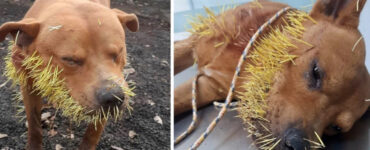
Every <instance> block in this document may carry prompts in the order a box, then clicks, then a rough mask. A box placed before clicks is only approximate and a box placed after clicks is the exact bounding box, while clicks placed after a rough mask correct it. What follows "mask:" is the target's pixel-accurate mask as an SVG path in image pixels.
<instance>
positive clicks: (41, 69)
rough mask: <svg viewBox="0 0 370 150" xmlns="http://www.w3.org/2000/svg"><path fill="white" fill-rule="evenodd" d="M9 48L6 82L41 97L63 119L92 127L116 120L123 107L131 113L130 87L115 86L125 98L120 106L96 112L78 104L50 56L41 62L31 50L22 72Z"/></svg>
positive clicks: (99, 109)
mask: <svg viewBox="0 0 370 150" xmlns="http://www.w3.org/2000/svg"><path fill="white" fill-rule="evenodd" d="M9 45H10V47H9V53H8V56H7V58H6V70H5V75H6V76H7V77H8V79H10V80H13V85H19V86H23V87H31V88H32V93H36V94H37V95H39V96H40V97H43V98H45V99H46V100H47V102H48V103H49V104H51V105H53V106H54V107H55V108H56V109H57V110H62V111H61V113H62V115H63V116H65V117H68V118H70V119H71V120H72V121H74V122H76V123H77V124H80V123H81V122H82V121H85V122H87V123H95V124H96V123H97V122H98V121H102V119H105V120H108V119H109V118H114V120H118V119H119V118H120V116H122V115H123V111H124V108H127V109H128V110H129V112H130V111H131V110H132V108H131V107H130V105H129V99H130V97H131V96H134V95H135V94H134V93H133V92H132V88H128V87H127V86H119V89H120V90H121V91H122V93H124V95H125V99H126V100H121V101H122V102H120V103H121V104H122V105H117V106H116V107H105V106H104V107H101V108H97V109H89V108H88V107H85V106H83V105H80V104H79V103H78V102H77V101H76V100H75V99H74V98H73V97H72V96H71V94H70V91H69V90H68V89H67V88H66V85H65V84H66V83H65V81H64V79H61V77H60V74H61V73H62V71H63V69H61V68H60V67H58V66H54V65H52V63H51V62H52V57H51V58H50V59H49V60H48V61H44V59H43V58H41V57H40V56H38V54H37V51H35V52H34V53H33V54H32V55H31V56H27V57H26V58H25V59H24V61H23V62H22V69H17V68H16V67H15V66H14V64H13V61H12V59H11V58H12V55H13V53H12V48H11V46H12V43H10V44H9ZM29 81H32V82H29ZM19 98H22V97H19ZM117 100H118V101H119V100H120V99H119V97H117Z"/></svg>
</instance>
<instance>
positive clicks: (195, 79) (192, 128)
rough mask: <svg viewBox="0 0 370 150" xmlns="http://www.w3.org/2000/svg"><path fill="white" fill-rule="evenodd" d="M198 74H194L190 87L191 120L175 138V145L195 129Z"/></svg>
mask: <svg viewBox="0 0 370 150" xmlns="http://www.w3.org/2000/svg"><path fill="white" fill-rule="evenodd" d="M199 76H200V74H199V73H198V74H197V75H196V76H195V78H194V80H193V84H192V89H191V96H192V97H191V98H192V99H191V105H192V108H193V120H192V121H191V123H190V125H189V127H188V129H187V130H186V131H185V132H183V133H182V134H181V135H180V136H178V137H177V138H176V140H175V145H176V144H179V143H180V142H181V141H182V140H183V139H185V138H186V137H187V136H188V135H189V134H190V133H191V132H193V131H194V129H195V124H196V123H197V120H198V117H197V101H196V90H197V81H198V78H199Z"/></svg>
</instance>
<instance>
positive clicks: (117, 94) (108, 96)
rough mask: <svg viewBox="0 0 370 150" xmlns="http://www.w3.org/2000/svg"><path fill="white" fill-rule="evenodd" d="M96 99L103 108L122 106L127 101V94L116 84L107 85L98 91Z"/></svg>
mask: <svg viewBox="0 0 370 150" xmlns="http://www.w3.org/2000/svg"><path fill="white" fill-rule="evenodd" d="M96 99H97V101H98V102H99V104H100V105H101V106H103V107H114V106H120V105H121V104H122V103H123V101H124V100H125V94H124V92H123V91H122V89H121V87H120V86H119V85H118V84H116V83H106V84H104V85H103V86H102V87H101V88H99V89H97V91H96Z"/></svg>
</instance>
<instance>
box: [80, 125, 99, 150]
mask: <svg viewBox="0 0 370 150" xmlns="http://www.w3.org/2000/svg"><path fill="white" fill-rule="evenodd" d="M105 123H106V121H104V120H102V121H101V123H100V122H98V123H97V124H96V128H95V125H94V123H90V124H89V127H88V128H87V130H86V132H85V135H84V137H83V139H82V142H81V144H80V147H79V150H95V148H96V145H97V144H98V143H99V139H100V136H101V134H102V133H103V130H104V126H105Z"/></svg>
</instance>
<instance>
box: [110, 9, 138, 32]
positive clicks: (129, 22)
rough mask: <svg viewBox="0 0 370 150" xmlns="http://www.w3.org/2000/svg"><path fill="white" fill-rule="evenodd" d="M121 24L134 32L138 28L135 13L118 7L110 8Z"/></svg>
mask: <svg viewBox="0 0 370 150" xmlns="http://www.w3.org/2000/svg"><path fill="white" fill-rule="evenodd" d="M112 10H113V11H114V12H115V13H116V14H117V17H118V19H119V21H120V22H121V24H122V25H123V26H126V27H127V28H128V29H129V30H130V31H132V32H136V31H138V30H139V20H138V19H137V17H136V15H135V14H128V13H125V12H123V11H121V10H119V9H112Z"/></svg>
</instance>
